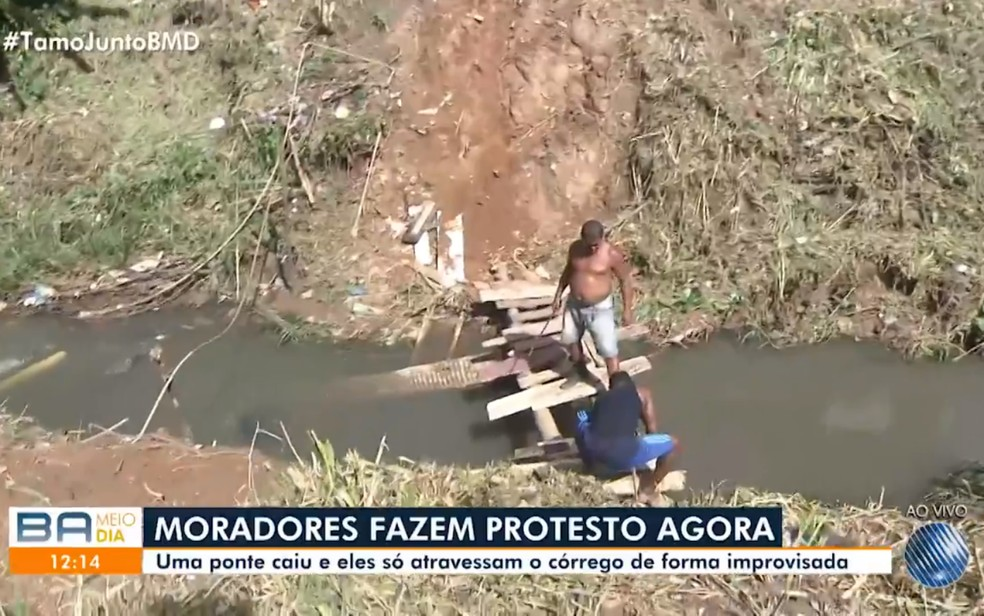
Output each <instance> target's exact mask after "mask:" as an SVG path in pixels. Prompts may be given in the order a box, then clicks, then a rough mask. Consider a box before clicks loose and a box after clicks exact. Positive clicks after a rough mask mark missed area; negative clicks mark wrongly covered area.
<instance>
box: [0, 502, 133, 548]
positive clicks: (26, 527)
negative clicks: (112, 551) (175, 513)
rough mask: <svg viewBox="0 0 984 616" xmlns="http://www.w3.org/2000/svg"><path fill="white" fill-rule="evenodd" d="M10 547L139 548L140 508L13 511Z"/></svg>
mask: <svg viewBox="0 0 984 616" xmlns="http://www.w3.org/2000/svg"><path fill="white" fill-rule="evenodd" d="M9 539H10V547H55V546H57V547H89V546H101V547H140V546H141V545H142V542H143V510H142V509H140V508H137V507H86V508H78V509H75V508H67V507H11V508H10V538H9Z"/></svg>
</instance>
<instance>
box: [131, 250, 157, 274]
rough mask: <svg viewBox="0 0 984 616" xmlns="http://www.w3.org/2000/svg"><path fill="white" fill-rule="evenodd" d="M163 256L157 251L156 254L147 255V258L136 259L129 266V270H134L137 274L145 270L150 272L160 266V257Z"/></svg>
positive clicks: (143, 272)
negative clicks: (152, 255)
mask: <svg viewBox="0 0 984 616" xmlns="http://www.w3.org/2000/svg"><path fill="white" fill-rule="evenodd" d="M163 258H164V253H163V252H159V253H157V256H154V257H149V258H147V259H143V260H141V261H137V262H136V263H134V264H133V265H131V266H130V271H131V272H136V273H138V274H145V273H147V272H152V271H154V270H155V269H157V268H158V267H160V265H161V259H163Z"/></svg>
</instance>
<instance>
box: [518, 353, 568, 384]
mask: <svg viewBox="0 0 984 616" xmlns="http://www.w3.org/2000/svg"><path fill="white" fill-rule="evenodd" d="M572 367H573V366H572V365H571V362H570V360H568V359H565V360H564V361H563V362H561V364H560V365H559V366H556V367H554V368H552V369H550V370H541V371H540V372H534V373H533V374H524V375H521V376H519V377H518V378H517V379H516V381H517V382H518V383H519V387H520V389H529V388H531V387H536V386H537V385H543V384H544V383H549V382H550V381H556V380H557V379H560V378H563V377H564V376H566V375H567V373H568V371H570V369H571V368H572Z"/></svg>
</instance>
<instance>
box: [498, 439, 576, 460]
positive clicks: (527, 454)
mask: <svg viewBox="0 0 984 616" xmlns="http://www.w3.org/2000/svg"><path fill="white" fill-rule="evenodd" d="M577 456H578V452H577V444H576V443H575V442H574V439H572V438H565V439H560V440H558V441H553V442H550V443H539V444H537V445H534V446H532V447H523V448H522V449H517V450H516V451H515V452H513V457H512V461H513V462H515V463H517V464H520V463H523V462H541V461H543V460H550V459H555V458H561V459H567V458H571V457H577Z"/></svg>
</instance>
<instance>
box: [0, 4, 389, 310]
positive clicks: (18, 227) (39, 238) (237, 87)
mask: <svg viewBox="0 0 984 616" xmlns="http://www.w3.org/2000/svg"><path fill="white" fill-rule="evenodd" d="M108 6H109V8H111V9H115V10H118V11H126V13H125V14H124V13H119V14H114V15H110V16H99V17H93V16H91V15H87V14H85V13H84V12H83V13H81V14H76V15H73V16H72V18H71V19H55V18H54V16H53V14H51V13H42V15H43V16H45V17H46V18H47V23H50V24H51V26H50V27H51V28H52V31H54V32H56V33H58V34H77V33H84V32H87V31H90V30H94V31H96V32H97V33H99V34H101V35H107V36H113V35H121V34H126V33H135V32H140V31H146V30H176V29H179V26H174V25H172V21H173V18H174V17H175V15H177V14H179V13H180V14H181V16H182V18H183V19H185V20H189V19H190V20H192V21H193V22H194V23H195V24H196V25H194V26H180V27H182V28H186V29H194V30H195V31H196V32H197V33H198V34H199V36H200V38H201V40H202V45H201V47H200V49H199V50H198V51H196V52H193V53H170V54H163V53H157V54H152V53H145V54H139V53H119V54H91V55H89V56H86V58H85V61H86V62H88V63H89V64H91V66H92V68H93V69H94V70H93V71H92V72H86V71H84V70H80V67H79V65H78V63H76V62H74V61H72V60H71V59H69V58H66V57H63V56H61V55H58V54H46V55H42V54H30V53H24V52H21V53H16V54H14V55H12V56H11V57H10V58H9V60H10V63H11V69H12V73H13V75H14V78H15V82H16V85H17V89H18V92H20V94H21V96H22V97H23V98H24V99H25V101H26V102H27V103H28V109H27V111H26V112H25V113H23V114H20V115H16V116H7V117H6V118H5V119H3V121H0V295H5V294H12V293H15V292H17V291H19V290H20V289H22V288H23V287H25V286H26V285H28V284H30V283H32V282H40V281H45V282H52V281H54V282H63V283H64V284H65V285H68V286H76V284H77V285H78V286H82V287H84V286H85V285H87V284H88V282H89V281H90V280H91V279H93V278H95V277H96V276H98V275H99V274H100V273H101V272H103V271H105V270H107V269H119V268H123V267H125V266H127V265H129V264H132V263H133V262H134V261H136V260H138V259H140V258H143V257H146V256H148V255H152V254H156V253H158V252H163V253H164V256H165V259H170V260H188V259H196V258H200V257H201V256H203V255H204V254H207V253H209V252H210V251H212V250H214V248H215V247H217V246H218V245H219V244H220V243H221V242H222V240H224V239H225V238H226V237H228V236H229V234H230V233H231V231H232V230H233V229H234V228H235V227H236V225H237V224H238V222H239V221H240V219H241V217H242V216H243V215H244V214H245V212H246V211H248V210H249V209H250V207H251V206H252V205H253V203H254V201H255V200H256V199H257V198H258V197H259V196H260V193H261V190H262V189H263V187H264V185H265V184H266V183H267V180H268V178H269V177H270V175H271V173H272V172H273V169H274V167H275V166H276V165H277V162H278V160H280V159H282V158H283V155H284V152H285V150H284V147H283V138H284V126H285V124H286V120H287V117H288V116H289V115H290V113H294V114H295V119H297V118H296V116H297V115H303V113H304V112H303V111H302V109H303V106H305V105H306V107H307V109H308V111H307V112H306V113H307V114H308V115H307V116H306V117H302V118H301V123H300V124H298V125H297V126H296V127H295V129H294V139H295V141H296V143H297V144H298V146H297V147H298V150H299V155H300V159H301V161H302V164H303V165H304V166H305V168H306V169H308V170H309V173H311V174H313V178H312V179H313V181H314V182H317V183H319V184H324V185H330V186H334V187H336V192H337V194H338V195H341V194H343V193H344V192H345V191H346V190H347V189H348V186H347V185H345V184H344V183H342V182H338V181H335V180H334V179H333V178H332V174H338V173H339V172H344V171H345V170H346V169H347V167H348V166H350V165H351V164H353V163H354V162H355V160H356V159H358V158H359V157H360V156H364V155H366V154H367V153H368V152H369V151H371V149H372V146H373V142H374V139H375V136H376V133H377V132H378V131H379V130H381V129H382V126H383V124H382V119H381V118H382V115H381V113H379V112H378V111H372V112H369V111H367V110H366V109H365V107H368V105H369V101H367V100H363V99H367V98H368V94H366V93H365V92H363V90H362V89H360V88H359V87H355V88H354V89H353V91H354V97H355V101H356V103H357V104H356V105H354V106H353V113H352V115H351V116H350V117H348V118H347V119H345V120H344V121H334V120H333V121H331V122H328V121H326V120H327V118H322V121H319V122H311V120H312V118H311V117H310V114H311V110H312V109H314V108H315V107H316V105H314V106H312V105H311V104H310V101H308V102H305V98H306V97H309V96H320V94H321V93H322V91H325V90H328V89H330V88H331V87H345V88H348V87H349V83H348V82H347V81H346V79H347V78H348V76H349V73H350V72H351V71H352V70H354V69H353V67H352V66H350V65H349V64H348V63H347V58H344V57H343V56H340V55H339V54H337V53H336V52H330V51H324V50H321V51H319V50H317V49H314V48H312V49H314V50H313V51H310V52H309V53H308V54H307V57H308V58H309V60H308V63H309V64H311V65H312V66H313V67H315V68H316V69H317V70H312V71H307V72H306V73H307V74H308V77H307V79H308V81H311V82H312V83H310V84H307V83H306V82H304V80H303V79H302V81H301V83H299V84H298V85H299V90H298V98H299V99H300V100H299V101H296V102H298V103H300V106H298V107H297V108H296V109H295V111H294V112H291V111H290V108H291V104H292V103H291V102H290V101H291V95H292V92H293V89H294V87H295V78H296V77H297V76H296V75H295V71H296V69H297V56H298V55H299V50H300V45H301V43H302V42H303V40H304V37H303V36H302V35H301V33H298V32H297V31H296V28H295V26H296V25H297V24H298V23H301V24H304V25H306V26H307V27H311V26H312V22H311V17H310V15H311V10H312V9H313V8H315V6H316V5H315V4H314V3H301V2H299V3H292V4H290V5H289V6H287V7H285V10H283V11H279V10H278V11H275V12H274V11H261V12H259V13H257V14H256V15H248V14H247V13H244V12H243V11H242V10H241V7H238V6H237V7H235V8H229V9H228V10H226V9H223V8H222V5H219V4H215V5H212V4H196V3H184V4H178V5H175V4H173V3H163V2H143V3H139V4H133V3H129V2H123V1H122V0H114V1H113V2H111V3H110V4H109V5H108ZM343 9H344V10H345V13H346V15H348V14H352V15H359V13H358V12H352V11H349V10H348V9H349V5H348V4H347V3H342V4H341V5H340V6H339V10H343ZM340 23H341V22H340ZM312 40H314V41H318V40H320V39H318V38H317V37H315V38H314V39H312ZM342 60H346V62H343V61H342ZM305 66H307V64H305ZM302 77H303V75H302ZM360 97H361V98H360ZM213 118H223V119H224V120H225V121H226V127H225V128H224V129H222V130H210V129H209V123H210V122H211V121H212V119H213ZM305 122H311V123H310V124H308V125H305ZM340 174H341V175H344V173H340ZM326 178H327V179H326ZM299 190H300V182H299V180H298V177H297V176H296V174H295V173H294V170H293V165H292V164H284V165H281V172H280V173H279V174H277V176H276V177H275V178H274V184H273V187H272V190H271V191H270V192H269V194H268V195H267V197H266V198H267V199H268V200H272V201H274V202H278V203H284V202H285V200H286V202H290V201H291V200H292V199H294V198H295V195H296V194H297V193H298V192H299ZM273 212H274V216H276V215H278V208H277V207H274V208H273ZM258 218H259V217H257V219H258ZM253 222H254V225H253V226H254V227H255V226H257V225H258V220H254V221H253ZM271 222H273V221H271ZM280 222H283V221H280ZM278 230H279V231H280V232H281V233H284V232H289V231H290V228H289V225H285V224H280V226H278ZM253 231H254V229H253V228H248V229H247V230H246V232H245V233H243V234H241V235H242V240H243V241H242V245H241V246H239V244H240V241H239V238H237V241H236V242H234V243H233V244H230V246H229V252H228V254H225V255H222V256H221V257H220V260H219V262H220V264H221V265H222V267H223V269H222V271H223V272H225V273H227V274H228V273H230V272H232V271H233V270H234V268H235V266H236V265H235V264H234V263H233V259H232V253H233V251H235V249H236V248H237V247H238V248H239V251H238V253H237V254H239V255H240V257H241V258H246V257H248V253H249V252H250V251H251V249H252V242H253V240H252V239H251V238H250V237H249V235H250V234H251V233H253ZM313 258H317V255H314V256H313ZM220 273H221V272H220Z"/></svg>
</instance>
